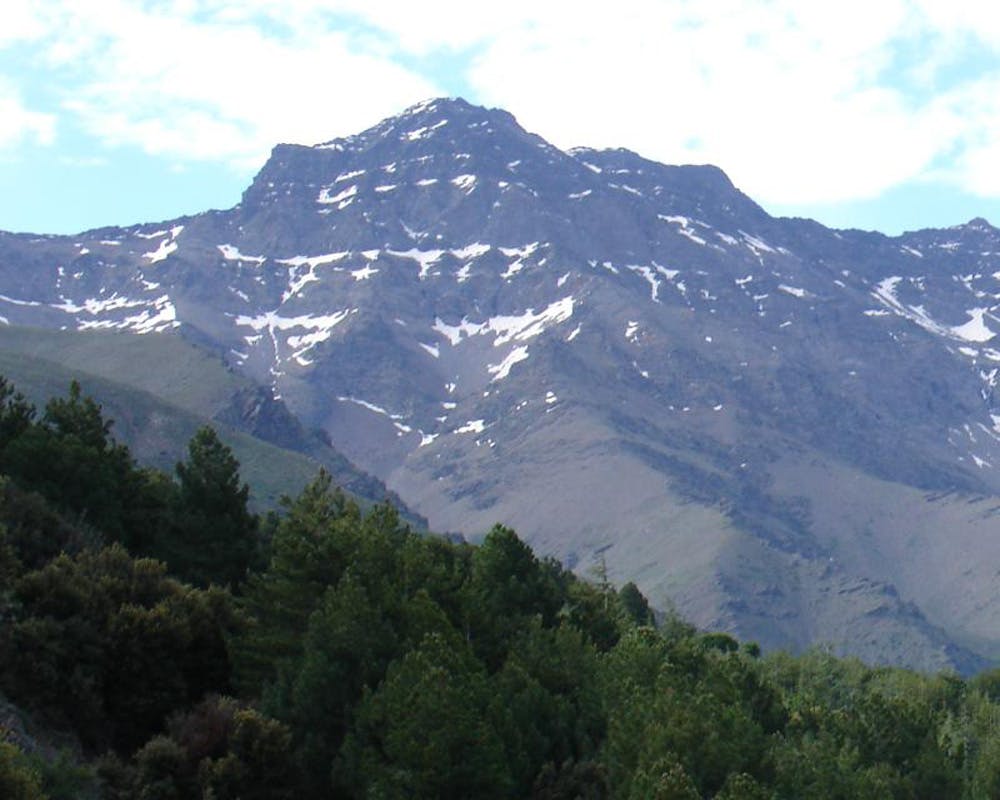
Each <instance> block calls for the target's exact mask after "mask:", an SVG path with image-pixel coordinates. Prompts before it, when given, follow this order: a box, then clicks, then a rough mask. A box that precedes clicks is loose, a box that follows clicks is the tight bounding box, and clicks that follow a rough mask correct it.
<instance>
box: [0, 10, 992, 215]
mask: <svg viewBox="0 0 1000 800" xmlns="http://www.w3.org/2000/svg"><path fill="white" fill-rule="evenodd" d="M440 95H451V96H463V97H465V98H466V99H468V100H470V101H471V102H475V103H479V104H482V105H488V106H499V107H503V108H506V109H507V110H509V111H511V112H512V113H513V114H514V115H515V116H516V117H517V118H518V119H519V121H520V122H521V124H522V125H524V126H525V127H526V128H528V129H529V130H532V131H534V132H536V133H538V134H540V135H542V136H544V137H545V138H546V139H548V140H549V141H551V142H553V143H554V144H556V145H558V146H560V147H566V148H568V147H573V146H577V145H584V146H591V147H618V146H621V147H628V148H630V149H632V150H635V151H637V152H639V153H640V154H642V155H644V156H646V157H648V158H653V159H656V160H658V161H662V162H665V163H713V164H716V165H717V166H719V167H721V168H722V169H724V170H725V171H726V172H727V173H728V174H729V176H730V178H732V180H733V181H734V183H736V185H737V186H739V187H740V188H741V189H743V190H744V191H745V192H747V194H749V195H750V196H751V197H753V198H754V199H755V200H757V201H758V202H759V203H761V204H762V205H763V206H764V207H765V208H766V209H767V210H768V211H770V212H771V213H775V214H784V215H795V216H808V217H813V218H815V219H818V220H819V221H820V222H823V223H824V224H827V225H831V226H835V227H859V228H865V229H875V230H881V231H884V232H887V233H898V232H900V231H903V230H908V229H916V228H921V227H930V226H935V227H943V226H948V225H954V224H958V223H960V222H964V221H966V220H968V219H970V218H971V217H974V216H982V217H986V218H987V219H989V220H990V221H991V222H993V223H994V224H997V225H1000V9H998V10H996V11H994V10H991V7H990V6H989V5H986V4H983V3H981V2H972V1H971V0H947V2H945V1H944V0H865V2H857V1H856V0H842V2H840V3H836V4H834V3H818V2H816V3H812V2H802V1H801V0H770V1H768V0H711V2H706V1H705V0H700V1H699V0H619V2H617V3H615V4H613V5H609V4H605V3H600V4H596V3H594V4H582V3H569V2H563V0H548V2H545V3H541V2H538V0H530V2H529V0H505V2H503V3H489V4H485V3H484V4H478V3H470V2H468V0H466V1H465V2H454V1H453V0H422V2H419V3H414V2H412V0H411V1H410V2H402V1H401V0H384V1H381V2H380V0H238V2H237V1H233V0H155V1H154V0H150V2H142V1H141V0H100V2H98V0H72V1H71V0H4V9H3V20H2V24H0V182H2V185H3V187H4V189H5V191H3V192H2V193H0V229H3V230H16V231H32V232H37V233H72V232H78V231H81V230H84V229H88V228H93V227H99V226H102V225H119V224H120V225H125V224H130V223H133V222H139V221H160V220H166V219H170V218H172V217H176V216H179V215H182V214H186V213H193V212H197V211H202V210H205V209H207V208H226V207H229V206H232V205H233V204H235V203H236V202H238V200H239V196H240V192H241V191H242V190H243V189H244V188H245V187H246V185H247V184H248V183H249V181H250V180H251V178H252V177H253V175H254V174H255V173H256V171H257V170H258V169H259V168H260V167H261V165H262V164H263V163H264V160H265V159H266V158H267V154H268V152H269V150H270V148H271V146H272V145H274V144H276V143H278V142H300V143H304V144H312V143H316V142H320V141H325V140H328V139H331V138H334V137H336V136H342V135H347V134H350V133H355V132H357V131H359V130H362V129H363V128H365V127H367V126H369V125H371V124H374V123H375V122H377V121H378V120H379V119H382V118H384V117H386V116H389V115H391V114H394V113H397V112H399V111H401V110H402V109H403V108H405V107H407V106H409V105H412V104H413V103H416V102H418V101H420V100H423V99H426V98H429V97H434V96H440Z"/></svg>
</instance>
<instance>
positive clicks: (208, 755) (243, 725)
mask: <svg viewBox="0 0 1000 800" xmlns="http://www.w3.org/2000/svg"><path fill="white" fill-rule="evenodd" d="M0 475H2V476H0V798H10V799H11V800H38V799H39V798H49V799H50V800H64V799H68V798H84V800H87V799H90V798H92V799H93V800H98V799H99V798H102V799H103V798H106V799H107V800H131V799H132V798H135V799H136V800H186V799H188V798H195V799H196V800H198V799H201V800H237V799H240V800H292V798H295V799H296V800H301V799H304V798H373V799H374V798H379V799H384V800H396V799H397V798H399V799H401V798H427V799H428V800H430V799H432V798H448V799H454V800H457V799H458V798H470V799H471V798H483V799H485V800H490V799H492V798H497V799H499V798H537V800H575V799H576V798H580V800H599V799H603V798H616V799H618V798H620V799H621V800H645V799H647V798H649V799H651V800H652V799H654V798H655V799H659V800H697V799H698V798H717V799H718V800H737V798H739V799H740V800H766V799H770V798H789V799H792V798H829V799H830V800H834V799H841V800H848V799H849V798H850V799H851V800H854V799H856V798H860V799H862V800H863V799H864V798H871V799H872V800H875V798H879V800H881V799H883V798H900V799H902V798H922V799H923V798H926V800H941V799H942V798H944V799H947V798H956V799H962V798H977V799H978V798H993V797H1000V670H998V671H988V672H984V673H982V674H980V675H977V676H975V677H972V678H969V679H962V678H960V677H959V676H957V675H955V674H950V673H942V674H936V675H927V674H919V673H915V672H911V671H907V670H902V669H895V668H886V667H871V666H866V665H864V664H862V663H860V662H859V661H856V660H851V659H843V658H837V657H835V656H833V655H831V654H830V653H828V652H826V651H824V650H822V649H817V650H812V651H809V652H806V653H804V654H799V655H789V654H786V653H768V654H761V652H760V650H759V648H758V647H757V646H756V645H754V644H753V643H751V642H744V643H740V642H738V641H737V640H735V639H734V638H732V637H731V636H729V635H727V634H723V633H712V632H702V631H698V630H696V629H694V628H693V627H692V626H690V625H688V624H686V623H685V622H684V621H683V620H681V619H679V618H678V617H677V616H676V615H674V614H671V613H654V611H653V610H652V609H651V608H650V606H649V604H648V603H647V601H646V599H645V598H644V597H643V596H642V594H641V593H640V592H639V591H638V590H637V588H636V587H635V586H634V585H633V584H626V585H624V586H622V587H614V586H612V585H611V584H610V583H609V582H608V580H607V576H606V575H602V574H597V575H595V576H593V578H592V579H591V580H585V579H582V578H580V577H578V576H576V575H574V574H573V573H571V572H570V571H568V570H567V569H565V568H564V567H563V566H562V565H560V564H559V563H557V562H555V561H554V560H551V559H546V558H539V557H538V556H537V555H536V554H534V553H533V552H532V550H531V549H530V547H528V546H527V545H526V544H525V542H523V541H522V540H521V539H520V538H518V536H517V534H516V533H515V532H514V531H512V530H510V529H509V528H506V527H503V526H502V525H497V526H496V527H494V528H493V529H492V530H491V531H489V532H488V533H487V534H486V536H485V538H484V539H483V540H482V542H481V543H480V544H478V545H470V544H467V543H465V542H460V541H454V540H452V539H449V538H446V537H441V536H436V535H433V534H427V533H424V532H418V531H413V530H411V529H410V528H409V527H408V526H407V525H406V524H405V523H404V522H403V521H402V520H401V519H400V516H399V515H398V514H397V512H396V511H395V510H394V509H393V508H392V507H391V506H389V505H376V506H374V507H368V508H362V507H360V506H359V505H358V504H357V503H356V502H355V501H354V500H352V499H351V498H350V497H348V496H347V495H346V494H345V493H344V492H342V491H341V490H340V489H338V488H337V487H336V486H334V485H332V483H331V480H330V478H329V476H328V475H326V474H324V473H322V472H320V473H319V474H318V475H317V477H316V478H315V480H314V481H313V482H312V483H311V484H310V485H309V486H307V487H306V488H305V489H304V490H303V491H302V492H301V494H300V495H299V496H298V497H295V498H287V499H286V500H285V502H284V504H283V508H282V509H281V510H280V511H279V512H268V513H263V514H261V513H257V512H255V511H253V510H252V508H251V505H250V499H249V489H248V487H247V486H246V485H245V484H244V483H242V481H241V477H240V466H239V464H238V463H237V461H236V459H235V458H234V457H233V454H232V452H231V451H230V450H229V448H228V447H227V446H226V445H225V444H224V443H223V442H222V441H221V440H220V439H219V437H218V436H217V435H216V433H215V432H214V431H213V430H212V429H211V428H208V427H206V428H203V429H201V430H200V431H199V432H198V433H197V434H196V435H195V436H194V438H193V439H192V440H191V442H190V443H189V446H188V454H187V458H186V460H185V461H184V462H182V463H179V464H177V466H176V469H175V471H174V473H173V474H167V473H164V472H161V471H158V470H154V469H150V468H147V467H142V466H140V465H139V464H137V463H136V461H135V460H134V459H133V458H132V456H131V454H130V452H129V450H128V448H127V447H125V446H124V445H122V444H121V443H118V442H117V441H116V440H115V438H114V435H113V432H112V423H111V421H110V420H107V419H105V418H104V416H103V414H102V410H101V407H100V406H99V405H98V404H97V403H96V402H94V400H93V399H91V398H89V397H87V396H86V395H85V394H84V393H83V391H82V389H81V387H80V386H79V385H77V384H73V385H72V386H71V387H70V389H69V392H68V394H67V396H66V397H60V398H53V399H52V400H50V401H49V402H48V403H47V404H46V406H45V407H44V408H43V409H37V408H35V407H34V406H33V405H32V404H30V403H29V402H28V401H26V400H25V399H24V397H23V396H22V395H20V394H19V393H18V392H17V391H16V389H15V387H13V386H12V385H10V383H9V382H7V381H5V380H3V379H0Z"/></svg>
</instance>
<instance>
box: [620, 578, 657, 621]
mask: <svg viewBox="0 0 1000 800" xmlns="http://www.w3.org/2000/svg"><path fill="white" fill-rule="evenodd" d="M618 601H619V603H620V604H621V607H622V611H623V612H624V614H625V617H626V619H628V620H629V622H631V623H632V624H634V625H652V624H653V622H654V620H653V610H652V609H651V608H650V607H649V602H648V601H647V600H646V598H645V597H643V596H642V592H640V591H639V587H637V586H636V585H635V584H634V583H632V581H629V582H628V583H626V584H625V585H624V586H623V587H622V588H621V591H620V592H619V593H618Z"/></svg>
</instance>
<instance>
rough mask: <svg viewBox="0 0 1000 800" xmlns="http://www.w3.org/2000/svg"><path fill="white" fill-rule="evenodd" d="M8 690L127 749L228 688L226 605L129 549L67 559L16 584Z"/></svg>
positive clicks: (6, 638)
mask: <svg viewBox="0 0 1000 800" xmlns="http://www.w3.org/2000/svg"><path fill="white" fill-rule="evenodd" d="M14 600H15V602H16V613H15V614H14V618H13V619H12V620H11V621H10V623H9V624H8V625H7V626H6V627H5V629H4V630H3V632H2V635H0V662H2V663H3V664H4V670H3V673H2V676H0V678H2V688H3V689H4V691H5V692H6V693H7V694H8V695H9V696H10V697H11V698H12V699H14V700H15V701H22V702H23V703H24V704H25V705H29V706H31V707H33V708H35V709H36V710H38V711H39V712H40V713H42V714H44V715H45V716H46V717H47V718H48V719H50V720H51V721H52V722H53V723H54V724H56V725H60V726H70V727H71V728H72V729H73V730H74V731H75V732H76V733H77V735H78V736H79V737H80V739H81V740H82V741H83V742H84V744H86V745H87V746H89V747H93V748H98V747H104V746H107V745H112V746H114V747H116V748H118V749H120V750H122V751H124V752H129V751H130V750H131V749H132V748H134V747H135V746H137V745H138V744H141V743H142V742H143V741H145V740H146V739H147V738H148V737H149V736H150V734H151V733H153V732H154V731H156V730H157V729H158V727H159V726H160V725H161V724H162V722H163V719H164V718H165V716H166V715H167V714H168V713H169V712H171V711H172V710H173V709H175V708H177V707H179V706H183V705H184V704H186V703H190V702H192V701H194V700H196V699H197V698H199V697H200V696H201V695H202V694H203V693H204V692H205V691H208V690H212V689H214V690H221V689H225V688H226V684H227V681H228V674H229V663H228V655H227V651H226V646H225V642H224V625H225V624H227V620H226V610H225V605H226V601H225V599H224V598H223V597H221V596H215V595H212V594H209V593H205V592H200V591H197V590H194V589H191V588H189V587H185V586H183V585H181V584H179V583H177V582H176V581H174V580H172V579H171V578H168V577H167V576H166V574H165V572H164V569H163V566H162V565H161V564H158V563H156V562H153V561H148V560H138V561H137V560H134V559H132V558H131V557H130V556H129V555H128V554H127V553H126V552H125V551H124V550H123V549H121V547H119V546H114V547H111V548H109V549H105V550H101V551H99V552H91V551H85V552H83V553H81V554H80V555H78V556H76V557H73V558H70V557H69V556H65V555H63V556H59V557H58V558H56V559H55V560H53V561H52V562H51V563H50V564H48V565H47V566H45V567H44V568H43V569H41V570H37V571H34V572H30V573H27V574H26V575H24V576H23V577H22V578H20V579H19V580H18V581H17V582H16V584H15V586H14Z"/></svg>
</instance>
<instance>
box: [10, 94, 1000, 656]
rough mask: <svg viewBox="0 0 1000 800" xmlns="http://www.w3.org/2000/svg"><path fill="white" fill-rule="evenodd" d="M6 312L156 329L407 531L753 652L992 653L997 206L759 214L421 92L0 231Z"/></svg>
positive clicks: (25, 319) (22, 321)
mask: <svg viewBox="0 0 1000 800" xmlns="http://www.w3.org/2000/svg"><path fill="white" fill-rule="evenodd" d="M0 295H2V296H0V314H2V316H3V318H4V321H6V322H8V323H10V324H14V325H29V326H38V327H53V328H62V327H67V328H71V329H76V330H80V331H86V330H88V329H92V328H108V329H115V330H121V331H125V332H131V333H143V334H147V335H180V336H183V337H185V338H187V339H188V340H189V341H191V342H194V343H196V344H198V345H199V346H201V347H203V348H208V349H209V350H211V351H213V352H216V353H218V354H219V355H220V356H221V357H223V358H225V359H226V360H227V362H228V364H229V365H230V367H231V369H232V370H235V371H238V372H240V373H242V374H244V375H246V376H248V377H250V378H252V379H253V380H255V381H256V382H258V383H259V384H261V385H264V386H266V387H270V390H271V392H272V393H273V394H274V395H275V396H277V397H280V398H281V399H282V400H283V402H284V403H285V404H286V405H287V407H288V408H289V409H291V410H292V412H294V413H295V414H296V415H297V416H298V418H299V419H300V420H301V422H302V423H303V424H304V425H305V426H306V427H307V428H321V429H322V430H323V431H324V432H325V433H326V435H327V436H328V437H329V438H330V440H331V441H332V442H333V443H334V444H335V445H336V446H337V447H338V448H340V449H341V450H342V451H344V452H345V453H346V454H347V455H348V456H349V457H350V458H351V459H352V460H353V461H355V462H356V463H357V464H359V465H360V466H361V467H363V468H365V469H366V470H368V471H370V472H372V473H374V474H375V475H377V476H378V477H379V478H381V479H383V480H384V481H385V482H386V483H387V484H388V486H389V487H390V488H391V489H393V490H395V491H396V492H397V493H398V494H399V495H400V496H401V497H402V498H403V500H405V501H406V502H407V503H408V504H409V505H410V506H411V507H413V508H414V509H415V510H416V511H418V512H419V513H421V514H424V515H426V516H427V517H428V519H429V521H430V524H431V527H432V528H435V529H438V530H444V531H455V532H461V533H463V534H465V535H468V536H470V537H475V536H477V535H479V534H481V533H482V532H484V531H485V530H487V529H488V528H489V526H490V525H492V524H493V523H494V522H498V521H500V522H504V523H506V524H509V525H511V526H513V527H515V528H516V529H517V530H518V532H519V533H520V534H521V535H522V536H524V537H525V538H526V539H527V540H529V541H530V542H531V544H532V546H533V547H534V548H536V549H537V550H539V551H541V552H543V553H546V554H551V555H554V556H557V557H558V558H560V559H563V560H564V561H566V562H567V563H569V564H570V565H572V566H574V567H576V568H577V569H580V570H582V571H586V570H587V569H589V568H590V567H592V566H593V565H594V564H595V563H602V564H604V565H606V567H607V570H608V573H609V575H610V577H611V578H612V579H613V580H615V581H620V582H624V581H627V580H634V581H635V582H636V583H637V584H638V585H639V586H640V588H641V589H642V590H643V591H644V592H646V593H647V594H648V595H649V597H650V598H651V600H652V602H653V604H654V605H658V606H660V607H665V606H667V605H671V604H672V605H674V606H676V607H677V608H678V609H679V610H680V611H681V612H682V613H683V614H684V615H686V616H687V617H689V618H690V619H692V620H693V621H694V622H696V623H697V624H699V625H702V626H705V627H709V628H722V629H726V630H730V631H733V632H735V633H738V634H739V635H740V636H743V637H748V638H754V639H757V640H758V641H760V642H761V643H762V644H763V645H765V646H766V647H789V648H801V647H805V646H807V645H809V644H812V643H817V642H828V643H832V645H833V646H834V647H835V648H837V649H838V650H839V651H841V652H850V653H854V654H857V655H860V656H862V657H865V658H869V659H872V660H878V661H887V662H896V663H906V664H910V665H913V666H918V667H926V668H938V667H944V666H953V667H957V668H959V669H961V670H972V669H975V668H977V667H978V666H980V665H982V664H983V663H985V661H986V660H988V659H993V658H995V657H996V656H997V655H998V654H1000V622H998V620H1000V614H998V613H997V611H998V610H1000V609H998V603H1000V597H998V596H997V593H996V592H995V576H996V572H997V569H998V567H1000V537H996V536H995V535H994V534H995V528H996V524H997V523H996V513H997V511H998V510H1000V472H998V468H1000V398H998V397H997V396H996V393H995V391H994V389H995V387H996V384H997V379H998V376H1000V345H998V343H997V340H996V337H997V334H998V333H1000V314H998V313H997V310H998V309H1000V232H998V231H997V230H996V229H994V228H993V227H992V226H990V225H989V224H988V223H986V222H985V221H984V220H972V221H971V222H970V223H968V224H967V225H965V226H960V227H958V228H953V229H947V230H924V231H916V232H912V233H907V234H904V235H903V236H899V237H887V236H883V235H881V234H877V233H866V232H860V231H834V230H829V229H827V228H824V227H823V226H821V225H819V224H817V223H815V222H812V221H809V220H801V219H779V218H774V217H771V216H769V215H768V214H767V213H766V212H765V211H764V210H763V209H761V208H760V206H758V205H757V204H756V203H754V202H753V201H752V200H751V199H750V198H748V197H747V196H746V195H744V194H743V193H741V192H740V191H739V190H738V189H737V188H736V187H734V186H733V184H732V183H731V182H730V181H729V179H728V178H727V177H726V176H725V174H724V173H723V172H722V171H721V170H719V169H717V168H716V167H712V166H666V165H662V164H658V163H656V162H652V161H649V160H646V159H644V158H642V157H641V156H639V155H637V154H635V153H632V152H629V151H627V150H590V149H576V150H572V151H569V152H564V151H562V150H559V149H557V148H555V147H553V146H552V145H550V144H548V143H547V142H545V141H544V140H543V139H541V138H539V137H538V136H535V135H534V134H531V133H528V132H527V131H525V130H524V129H522V128H521V127H520V126H519V125H518V124H517V122H516V121H515V120H514V118H513V117H512V116H511V115H510V114H508V113H506V112H504V111H498V110H487V109H482V108H478V107H476V106H473V105H470V104H469V103H466V102H465V101H462V100H446V99H439V100H432V101H428V102H426V103H421V104H419V105H417V106H414V107H412V108H410V109H408V110H407V111H405V112H403V113H402V114H400V115H399V116H396V117H392V118H390V119H387V120H384V121H383V122H381V123H379V124H378V125H376V126H374V127H373V128H371V129H369V130H367V131H364V132H362V133H359V134H357V135H355V136H350V137H346V138H343V139H335V140H332V141H329V142H325V143H323V144H319V145H316V146H313V147H305V146H299V145H279V146H277V147H276V148H275V149H274V151H273V153H272V155H271V158H270V159H269V160H268V162H267V163H266V164H265V166H264V167H263V169H262V170H261V171H260V173H259V174H258V175H257V177H256V178H255V179H254V181H253V184H252V185H251V186H250V187H249V188H248V189H247V191H246V192H245V194H244V196H243V198H242V200H241V202H240V203H239V205H237V206H236V207H235V208H233V209H230V210H227V211H216V212H206V213H205V214H201V215H197V216H194V217H189V218H184V219H178V220H172V221H169V222H164V223H158V224H150V225H140V226H133V227H130V228H105V229H101V230H99V231H91V232H87V233H83V234H80V235H78V236H74V237H53V236H47V237H31V236H23V235H12V234H4V235H0Z"/></svg>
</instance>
